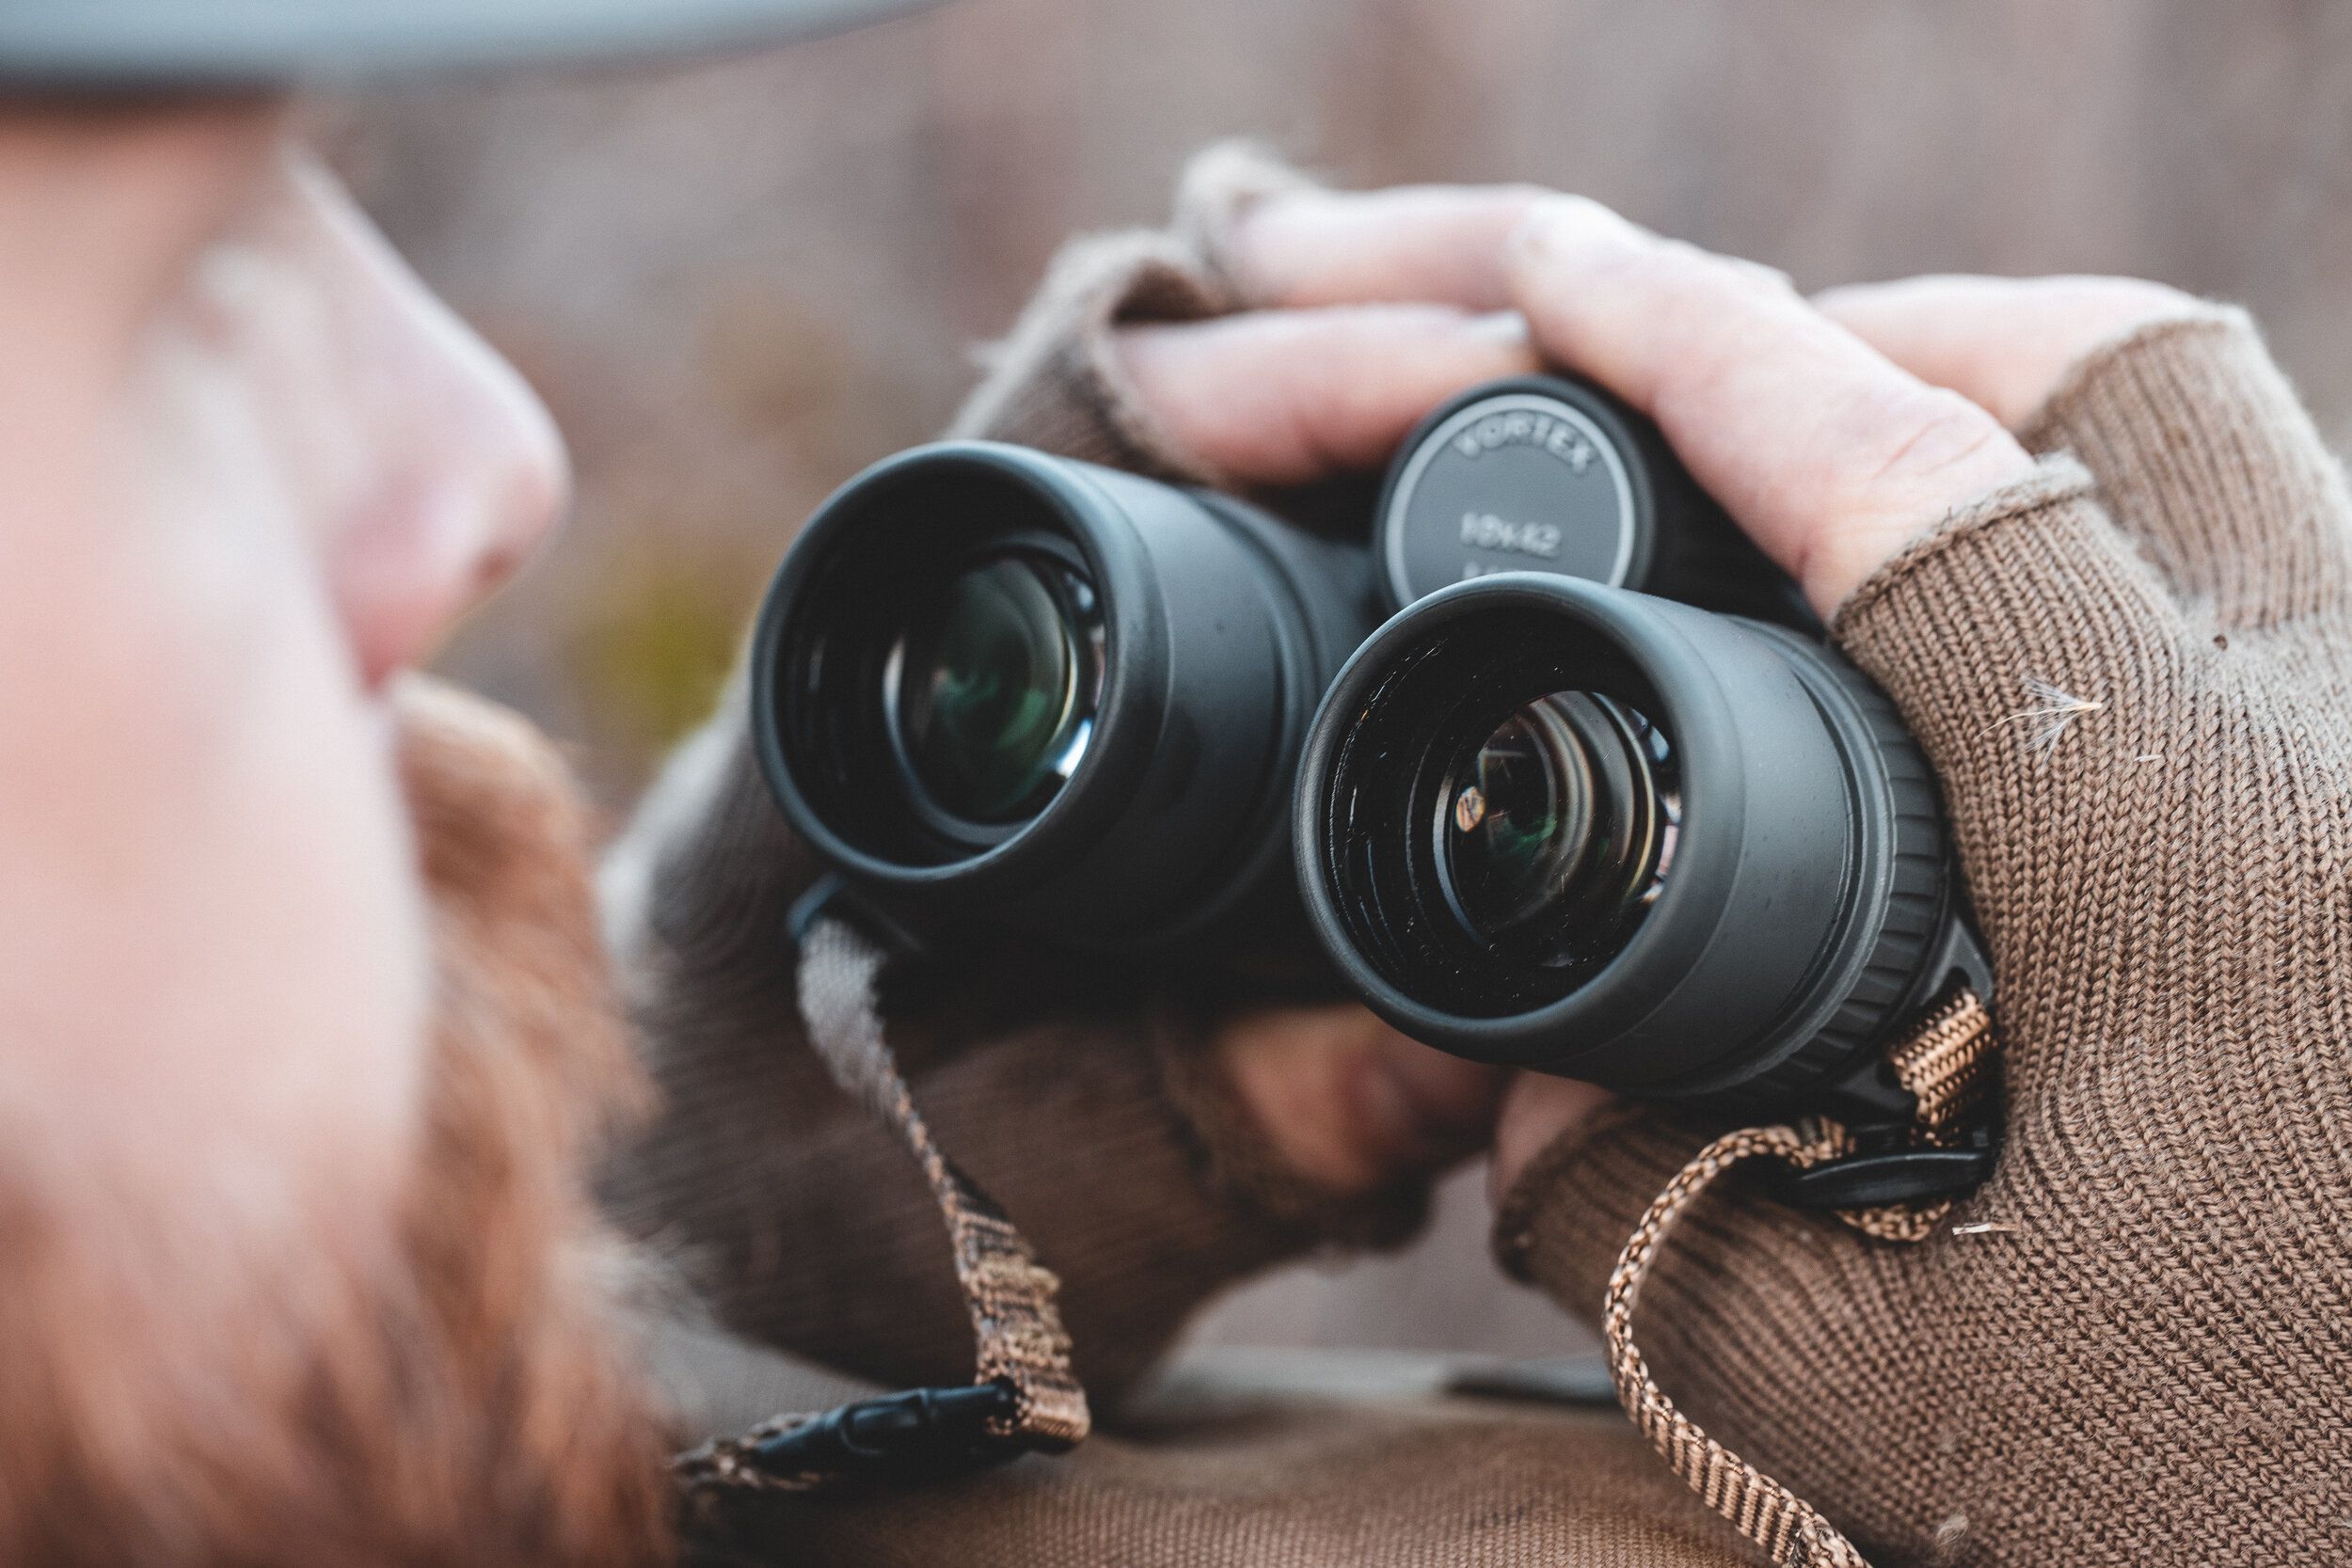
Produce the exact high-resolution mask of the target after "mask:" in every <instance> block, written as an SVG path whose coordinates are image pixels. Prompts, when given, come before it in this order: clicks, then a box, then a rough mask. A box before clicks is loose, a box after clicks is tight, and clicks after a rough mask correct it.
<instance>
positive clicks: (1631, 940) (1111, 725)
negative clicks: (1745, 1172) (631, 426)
mask: <svg viewBox="0 0 2352 1568" xmlns="http://www.w3.org/2000/svg"><path fill="white" fill-rule="evenodd" d="M753 677H754V687H753V705H752V721H753V725H754V729H755V738H756V743H757V747H758V754H759V759H760V762H761V766H762V768H764V770H765V772H766V776H767V779H768V781H769V783H770V784H771V787H772V789H773V790H774V793H775V796H776V799H777V800H778V801H779V803H780V804H781V806H782V808H783V810H784V812H785V814H786V816H787V817H788V819H789V820H790V822H791V824H792V826H793V828H794V829H795V830H796V831H797V832H800V833H801V834H802V835H803V837H804V838H805V839H806V840H807V841H808V842H809V843H810V844H811V845H812V846H813V847H815V848H816V849H817V850H818V852H819V853H820V854H821V855H822V856H823V857H824V858H825V859H827V860H828V861H830V862H831V863H832V864H833V866H834V868H835V870H836V871H837V872H838V873H840V874H841V876H842V877H843V878H845V879H846V880H847V883H848V884H849V885H850V887H852V888H854V889H855V890H856V891H857V894H858V895H859V897H860V898H861V899H862V900H864V901H866V903H867V904H868V905H870V906H872V907H875V908H879V909H882V910H891V909H894V908H895V909H897V910H900V911H914V912H917V913H918V914H919V915H920V916H921V917H923V918H927V919H934V920H935V919H937V918H940V917H941V916H942V914H943V913H945V914H946V917H948V918H951V919H964V920H975V921H985V922H993V923H1002V924H1011V925H1018V926H1022V927H1029V928H1032V929H1035V930H1037V931H1039V932H1041V933H1043V934H1045V935H1048V936H1050V937H1052V938H1054V939H1056V940H1057V941H1059V942H1066V943H1069V944H1073V945H1074V946H1078V947H1082V948H1093V949H1124V950H1130V951H1134V950H1159V949H1163V948H1174V947H1179V946H1182V945H1184V944H1188V943H1201V942H1210V943H1214V942H1217V941H1219V940H1225V941H1236V940H1245V939H1243V938H1242V937H1241V935H1240V933H1261V932H1263V931H1264V930H1266V929H1267V928H1268V923H1269V915H1268V911H1277V914H1276V915H1275V916H1274V917H1273V918H1274V923H1275V924H1278V925H1279V911H1289V916H1288V918H1289V924H1290V926H1291V927H1292V928H1293V929H1302V928H1303V929H1304V930H1306V931H1308V932H1311V934H1312V936H1313V938H1314V939H1315V940H1316V945H1317V946H1318V947H1319V949H1320V951H1321V952H1322V953H1323V954H1324V955H1325V956H1327V959H1328V962H1329V964H1330V965H1331V966H1332V967H1333V968H1334V969H1335V970H1336V971H1337V973H1338V974H1339V975H1340V976H1341V977H1342V978H1343V980H1344V981H1345V982H1346V984H1347V985H1348V986H1349V987H1351V988H1352V989H1353V990H1355V991H1356V992H1357V993H1358V994H1359V995H1360V996H1361V997H1362V998H1363V999H1364V1000H1365V1001H1366V1002H1367V1003H1368V1004H1369V1005H1370V1006H1372V1007H1373V1008H1374V1009H1375V1011H1376V1012H1378V1013H1379V1014H1380V1015H1381V1016H1382V1017H1384V1018H1386V1019H1388V1020H1389V1021H1390V1022H1392V1023H1394V1024H1395V1025H1396V1026H1397V1027H1399V1028H1400V1029H1402V1030H1404V1031H1405V1032H1406V1033H1407V1034H1409V1035H1411V1036H1413V1037H1417V1038H1419V1039H1422V1040H1424V1041H1426V1042H1428V1043H1430V1044H1433V1045H1436V1046H1438V1047H1441V1048H1443V1049H1445V1050H1447V1051H1451V1052H1454V1053H1457V1054H1460V1055H1464V1056H1468V1057H1470V1058H1473V1059H1476V1060H1479V1061H1486V1062H1495V1063H1504V1064H1509V1065H1513V1066H1518V1067H1525V1068H1533V1069H1540V1070H1545V1071H1550V1072H1557V1073H1561V1074H1564V1075H1566V1076H1571V1077H1577V1078H1583V1079H1588V1080H1591V1081H1593V1082H1596V1083H1598V1084H1602V1085H1608V1086H1610V1087H1612V1088H1614V1089H1617V1090H1620V1091H1622V1092H1626V1093H1631V1094H1639V1095H1644V1096H1650V1097H1658V1098H1670V1099H1704V1100H1707V1101H1710V1102H1734V1103H1738V1104H1740V1105H1741V1106H1743V1107H1744V1106H1751V1105H1753V1106H1778V1105H1785V1104H1789V1103H1796V1102H1806V1101H1818V1100H1819V1099H1820V1097H1821V1096H1822V1095H1823V1094H1824V1093H1825V1092H1829V1091H1831V1090H1833V1089H1835V1087H1836V1085H1839V1084H1841V1083H1845V1082H1849V1081H1851V1080H1853V1079H1854V1078H1855V1075H1856V1074H1857V1073H1861V1072H1865V1071H1867V1069H1868V1068H1869V1064H1870V1063H1871V1062H1872V1060H1873V1057H1874V1055H1875V1053H1877V1051H1878V1049H1879V1047H1880V1046H1881V1045H1882V1044H1883V1040H1884V1038H1885V1037H1886V1036H1887V1034H1888V1032H1889V1031H1890V1029H1891V1028H1892V1027H1893V1026H1894V1025H1896V1024H1897V1023H1899V1022H1901V1021H1902V1020H1904V1019H1906V1018H1908V1017H1910V1016H1911V1015H1912V1014H1914V1013H1915V1012H1916V1011H1917V1010H1918V1009H1919V1008H1921V1007H1922V1006H1925V1005H1926V1004H1928V1003H1929V1002H1931V1001H1932V1000H1933V999H1934V997H1935V996H1936V995H1937V994H1939V993H1940V992H1941V991H1942V990H1944V989H1945V988H1946V987H1947V984H1948V983H1949V982H1950V980H1951V978H1952V976H1953V975H1954V974H1955V973H1956V972H1959V973H1964V974H1969V975H1970V976H1972V977H1979V979H1980V977H1981V960H1980V959H1979V958H1978V957H1977V956H1976V950H1975V948H1974V945H1973V943H1972V942H1971V940H1970V938H1969V935H1968V931H1967V927H1966V924H1965V922H1964V920H1963V918H1962V912H1961V903H1960V899H1959V897H1958V893H1957V889H1956V887H1955V885H1954V881H1953V878H1952V875H1951V872H1950V857H1949V852H1948V847H1947V835H1946V831H1945V826H1944V819H1943V814H1942V811H1941V808H1940V804H1939V801H1938V797H1937V792H1936V787H1935V782H1934V778H1933V775H1932V774H1931V771H1930V769H1929V768H1928V767H1927V765H1926V763H1925V761H1924V760H1923V759H1922V758H1921V757H1920V755H1919V753H1918V752H1917V750H1916V748H1915V746H1914V744H1913V742H1912V740H1911V738H1910V736H1908V734H1907V733H1906V732H1905V730H1904V728H1903V726H1902V724H1901V722H1900V721H1899V717H1898V716H1897V714H1896V713H1895V711H1894V709H1893V708H1892V706H1891V705H1889V704H1888V703H1887V701H1886V699H1885V698H1884V697H1883V695H1882V694H1881V693H1880V692H1879V691H1878V690H1877V689H1875V688H1874V687H1873V686H1872V685H1871V684H1870V682H1869V681H1868V680H1867V678H1866V677H1865V676H1864V675H1863V674H1862V673H1860V672H1859V671H1857V670H1855V669H1854V668H1853V667H1852V666H1851V665H1850V664H1848V663H1847V662H1846V661H1845V660H1843V659H1842V658H1840V657H1838V656H1837V655H1836V654H1835V653H1833V652H1832V651H1831V650H1830V649H1829V648H1828V647H1827V646H1826V645H1825V644H1824V643H1823V641H1821V639H1820V628H1819V626H1818V624H1817V623H1815V622H1814V621H1813V619H1812V618H1811V616H1810V615H1809V614H1808V613H1807V611H1806V610H1804V604H1803V601H1802V599H1801V598H1800V597H1799V596H1798V594H1796V591H1795V589H1794V586H1793V585H1792V584H1791V583H1790V582H1789V581H1788V579H1787V578H1786V577H1784V576H1783V575H1782V574H1780V573H1779V572H1778V571H1777V570H1776V569H1774V568H1773V567H1772V566H1771V565H1770V564H1769V563H1768V562H1765V561H1764V560H1763V558H1762V557H1761V556H1760V555H1758V554H1757V553H1756V550H1755V549H1754V548H1753V546H1750V545H1748V544H1747V542H1746V541H1745V540H1744V539H1743V538H1742V537H1741V535H1740V533H1739V531H1737V530H1736V529H1735V528H1734V527H1733V526H1732V525H1731V524H1730V522H1729V521H1728V519H1726V518H1725V517H1724V515H1723V513H1722V512H1721V511H1720V509H1718V508H1717V507H1716V506H1715V505H1714V504H1713V502H1712V501H1711V500H1710V499H1708V497H1707V496H1706V495H1705V494H1704V493H1703V492H1702V491H1701V490H1700V489H1699V488H1698V486H1697V485H1696V484H1694V483H1692V480H1691V478H1690V476H1689V475H1688V474H1687V473H1686V472H1685V471H1684V470H1683V468H1682V467H1681V466H1680V464H1679V463H1678V462H1677V460H1676V459H1675V457H1674V455H1673V453H1672V452H1671V451H1669V450H1668V449H1667V447H1666V445H1665V443H1664V442H1663V440H1662V439H1661V437H1660V436H1659V434H1658V432H1657V430H1656V429H1655V428H1654V427H1653V426H1651V425H1650V424H1649V423H1648V422H1647V421H1646V420H1643V419H1642V418H1640V417H1639V416H1638V415H1636V414H1635V413H1633V412H1632V411H1631V410H1629V409H1628V408H1626V407H1625V406H1624V405H1623V404H1619V403H1618V402H1617V401H1616V400H1614V399H1613V398H1612V397H1610V396H1609V395H1608V394H1606V393H1605V392H1602V391H1601V390H1599V389H1598V388H1594V387H1591V386H1589V385H1586V384H1583V383H1581V382H1577V381H1573V380H1569V379H1565V378H1553V377H1535V378H1525V379H1519V380H1513V381H1506V382H1499V383H1495V384H1491V385H1488V386H1486V387H1481V388H1476V389H1474V390H1472V391H1470V392H1469V393H1466V394H1465V395H1463V396H1462V397H1460V398H1458V399H1456V400H1455V401H1454V402H1453V403H1451V404H1447V405H1446V406H1445V407H1443V408H1440V409H1439V410H1438V411H1437V413H1435V414H1434V415H1432V416H1431V417H1430V418H1429V419H1428V420H1425V421H1424V422H1423V423H1422V426H1421V428H1420V429H1419V430H1417V431H1416V432H1415V433H1414V434H1413V436H1411V437H1410V438H1409V439H1408V440H1407V441H1406V443H1405V445H1404V447H1403V448H1402V449H1401V450H1400V451H1399V454H1398V456H1397V458H1396V460H1395V462H1394V463H1393V465H1392V466H1391V469H1390V472H1389V475H1388V479H1387V483H1386V485H1385V487H1384V489H1383V491H1382V494H1381V497H1380V500H1379V503H1378V506H1377V509H1376V514H1375V519H1374V526H1373V529H1372V531H1371V538H1370V541H1369V544H1357V543H1352V542H1349V543H1342V542H1334V541H1329V540H1325V539H1321V538H1317V537H1314V536H1311V535H1310V534H1308V533H1305V532H1303V531H1299V530H1297V529H1295V528H1293V527H1290V526H1288V525H1286V524H1284V523H1281V522H1279V521H1278V520H1276V519H1275V518H1273V517H1272V516H1270V515H1266V514H1265V513H1263V512H1262V511H1260V510H1258V509H1256V508H1255V507H1252V506H1250V505H1248V504H1246V503H1244V502H1242V501H1239V500H1236V499H1232V498H1231V497H1227V496H1222V495H1217V494H1214V493H1211V492H1208V491H1205V490H1197V489H1184V488H1178V487H1174V486H1170V485H1166V484H1160V483H1153V482H1151V481H1147V480H1143V479H1138V478H1136V477H1134V476H1132V475H1128V474H1122V473H1117V472H1113V471H1110V470H1108V469H1104V468H1100V467H1093V466H1091V465H1088V464H1085V463H1078V462H1072V461H1067V460H1063V459H1059V458H1055V457H1050V456H1047V455H1044V454H1042V453H1040V452H1037V451H1028V450H1025V449H1023V448H1018V447H1010V446H1003V445H996V444H991V443H984V442H952V443H946V444H942V445H936V446H930V447H924V448H920V449H917V450H915V451H908V452H903V453H900V454H898V456H895V457H891V458H888V459H886V460H884V461H883V462H882V463H880V464H877V465H876V466H875V467H872V468H869V469H867V470H866V472H865V473H863V474H861V475H859V476H858V477H857V478H855V479H853V480H851V481H850V483H848V484H847V485H845V486H844V487H843V488H842V489H841V490H839V491H838V492H837V493H835V494H834V496H833V497H832V499H829V500H827V501H826V502H825V503H824V505H823V506H822V507H821V508H820V509H819V510H818V512H817V514H816V515H815V516H814V517H813V518H812V519H811V520H810V521H809V523H808V525H807V527H806V528H805V530H804V531H803V533H802V534H801V536H800V538H799V539H798V540H797V541H796V542H795V544H794V545H793V546H792V548H791V550H790V551H789V552H788V554H787V557H786V559H785V562H784V563H783V565H782V567H781V568H780V569H779V571H778V573H777V576H776V579H775V582H774V585H773V586H772V588H771V591H770V594H769V595H768V599H767V602H766V604H765V606H764V608H763V610H762V611H761V614H760V619H759V625H758V628H757V632H756V636H755V646H754V666H753ZM1302 908H1303V918H1302V917H1301V914H1300V911H1301V910H1302ZM1247 940H1259V939H1258V938H1257V937H1256V936H1254V935H1252V936H1251V937H1249V938H1248V939H1247Z"/></svg>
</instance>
